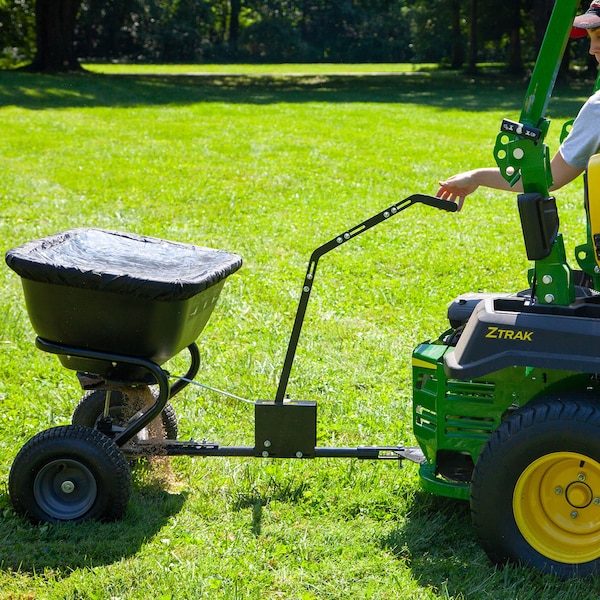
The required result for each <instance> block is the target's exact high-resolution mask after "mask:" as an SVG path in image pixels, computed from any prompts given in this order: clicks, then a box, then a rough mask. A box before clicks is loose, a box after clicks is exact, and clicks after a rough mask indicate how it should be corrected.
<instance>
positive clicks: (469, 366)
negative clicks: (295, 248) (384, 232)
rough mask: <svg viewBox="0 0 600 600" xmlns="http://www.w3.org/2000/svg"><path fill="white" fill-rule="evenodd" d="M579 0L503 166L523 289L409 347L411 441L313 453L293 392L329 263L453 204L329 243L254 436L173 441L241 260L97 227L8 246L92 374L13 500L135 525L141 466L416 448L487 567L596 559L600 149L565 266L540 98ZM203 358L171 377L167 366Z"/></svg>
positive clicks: (36, 440)
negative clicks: (522, 256) (466, 524)
mask: <svg viewBox="0 0 600 600" xmlns="http://www.w3.org/2000/svg"><path fill="white" fill-rule="evenodd" d="M577 5H578V1H577V0H557V1H556V3H555V6H554V10H553V13H552V16H551V19H550V23H549V25H548V30H547V32H546V36H545V39H544V42H543V44H542V48H541V50H540V55H539V58H538V60H537V63H536V66H535V69H534V72H533V74H532V78H531V82H530V84H529V87H528V89H527V94H526V96H525V101H524V103H523V109H522V112H521V116H520V119H519V120H518V121H511V120H508V119H507V120H504V121H503V123H502V126H501V131H500V133H499V135H498V138H497V142H496V146H495V151H494V153H495V158H496V160H497V163H498V165H499V166H500V169H501V171H502V173H503V175H504V176H505V177H506V179H507V180H508V181H510V182H513V183H514V182H516V181H517V180H518V179H519V178H520V180H521V181H522V183H523V189H524V192H523V193H522V194H520V195H519V196H518V207H519V213H520V217H521V222H522V226H523V235H524V239H525V248H526V251H527V255H528V258H529V259H530V260H531V261H533V268H532V269H531V271H530V278H529V288H528V289H527V290H526V291H525V292H520V293H515V294H513V295H510V294H501V295H500V294H496V295H492V294H489V295H484V294H466V295H464V296H461V297H459V298H457V299H456V300H455V301H454V302H452V303H451V305H450V308H449V311H448V313H449V314H448V316H449V321H450V323H449V328H448V329H447V330H446V331H444V333H442V335H440V337H439V338H438V339H437V340H435V341H430V342H424V343H422V344H420V345H419V346H418V347H417V348H416V349H415V350H414V352H413V358H412V370H413V415H414V423H413V425H414V433H415V437H416V439H417V441H418V443H419V447H417V448H405V447H402V446H392V447H389V446H387V447H386V446H359V447H357V448H326V447H320V446H317V433H316V431H317V407H316V402H314V401H295V400H291V399H289V398H288V395H287V393H286V390H287V385H288V381H289V376H290V372H291V369H292V364H293V361H294V356H295V353H296V348H297V345H298V341H299V338H300V333H301V329H302V324H303V322H304V316H305V312H306V308H307V304H308V300H309V297H310V293H311V289H312V286H313V283H314V280H315V274H316V268H317V262H318V260H319V258H320V257H321V256H322V255H324V254H326V253H327V252H329V251H331V250H334V249H336V248H338V247H340V246H341V245H343V244H345V243H346V242H347V241H349V240H351V239H353V238H354V237H356V236H357V235H359V234H361V233H363V232H365V231H367V230H369V229H370V228H372V227H374V226H376V225H378V224H380V223H383V222H385V221H387V220H388V219H389V218H391V217H393V216H394V215H395V214H398V213H399V212H401V211H403V210H404V209H406V208H409V207H411V206H415V205H417V204H418V205H429V206H430V207H434V208H438V209H443V210H447V211H455V210H456V205H455V204H454V203H453V202H449V201H446V200H442V199H440V198H435V197H431V196H426V195H420V194H416V195H413V196H410V197H409V198H406V199H404V200H402V201H400V202H398V203H396V204H394V205H392V206H390V207H389V208H388V209H385V210H383V211H382V212H380V213H378V214H376V215H374V216H373V217H371V218H369V219H367V220H365V221H363V222H362V223H360V224H359V225H357V226H355V227H353V228H351V229H349V230H347V231H345V232H344V233H342V234H340V235H339V236H336V237H334V238H332V239H331V240H330V241H329V242H327V243H325V244H323V245H322V246H320V247H319V248H317V249H316V250H315V251H314V252H313V254H312V256H311V258H310V261H309V264H308V269H307V272H306V276H305V278H304V281H303V285H302V290H301V294H300V301H299V304H298V310H297V313H296V318H295V321H294V325H293V329H292V333H291V336H290V341H289V344H288V348H287V353H286V356H285V360H284V365H283V369H282V372H281V377H280V380H279V385H278V388H277V391H276V394H275V397H274V399H273V400H270V401H257V402H254V403H253V404H254V405H255V412H254V418H255V426H254V435H255V439H254V445H248V446H240V447H233V446H222V445H220V444H218V443H215V442H209V441H206V440H203V441H200V442H197V441H194V440H190V441H180V440H177V418H176V414H175V410H174V407H173V405H172V404H171V402H170V401H171V400H172V399H173V398H174V396H175V395H176V394H178V393H179V392H180V391H181V390H182V389H184V388H185V386H186V385H188V384H189V383H191V382H193V378H194V377H195V375H196V374H197V372H198V370H199V366H200V359H199V350H198V346H197V345H196V342H195V340H196V339H197V337H198V336H199V334H200V333H201V331H202V329H203V328H204V326H205V324H206V322H207V320H208V318H209V316H210V314H211V312H212V309H213V307H214V305H215V303H216V301H217V298H218V296H219V293H220V291H221V289H222V287H223V284H224V280H225V279H226V278H227V277H228V276H229V275H231V274H232V273H234V272H235V271H236V270H237V269H239V267H240V266H241V258H240V257H238V256H237V255H234V254H230V253H228V252H224V251H221V250H212V249H207V248H201V247H198V246H192V245H189V244H181V243H176V242H168V241H165V240H160V239H157V238H148V237H143V236H139V235H135V234H127V233H119V232H114V231H107V230H99V229H74V230H69V231H66V232H62V233H59V234H55V235H52V236H50V237H48V238H45V239H43V240H36V241H33V242H29V243H26V244H24V245H23V246H20V247H19V248H15V249H12V250H9V251H8V252H7V254H6V261H7V263H8V265H9V266H10V267H11V268H12V269H13V270H15V271H16V272H17V273H18V274H19V275H20V276H21V278H22V283H23V290H24V295H25V300H26V304H27V310H28V314H29V317H30V320H31V323H32V325H33V328H34V330H35V331H36V333H37V337H36V345H37V347H38V348H39V349H41V350H43V351H45V352H50V353H53V354H56V355H57V356H58V357H59V359H60V362H61V363H62V365H63V366H64V367H66V368H68V369H72V370H75V371H77V372H78V377H79V381H80V383H81V386H82V388H83V389H84V390H85V393H84V395H83V397H82V398H81V400H80V401H79V403H78V405H77V407H76V408H75V410H74V412H73V416H72V424H71V425H66V426H60V427H53V428H51V429H48V430H46V431H43V432H41V433H38V434H37V435H35V436H34V437H33V438H32V439H30V440H29V441H28V442H27V443H26V444H25V445H24V446H23V448H21V450H20V451H19V452H18V454H17V456H16V457H15V460H14V462H13V465H12V467H11V472H10V477H9V493H10V497H11V501H12V504H13V506H14V508H15V510H16V512H17V513H18V514H21V515H23V516H25V517H27V518H29V519H30V520H31V521H33V522H61V521H70V522H74V523H77V522H82V521H85V520H88V519H98V520H114V519H118V518H120V517H122V515H123V514H124V512H125V510H126V508H127V505H128V502H129V499H130V495H131V476H130V473H129V462H128V460H127V459H128V458H129V459H133V458H135V457H137V456H140V455H142V456H145V455H151V454H160V455H168V456H183V455H186V456H204V457H207V456H222V457H225V456H226V457H233V456H240V457H257V458H261V457H265V458H267V457H268V458H299V459H313V458H319V457H329V458H335V457H339V458H342V457H349V458H352V457H354V458H361V459H400V460H403V459H407V460H411V461H414V462H417V463H419V464H420V479H421V481H422V484H423V487H424V488H425V489H426V490H428V491H431V492H433V493H434V494H439V495H442V496H448V497H451V498H457V499H464V500H469V501H470V503H471V508H472V515H473V520H474V523H475V526H476V529H477V531H478V535H479V538H480V540H481V543H482V544H483V547H484V548H485V550H486V552H487V554H488V555H489V557H490V558H491V559H492V561H494V562H497V563H504V562H507V561H515V562H523V563H528V564H530V565H532V566H534V567H537V568H538V569H541V570H542V571H546V572H553V573H556V574H558V575H559V576H561V577H569V576H573V575H585V574H588V573H592V572H598V571H600V381H599V378H598V374H599V373H600V343H599V340H600V267H599V265H600V156H595V157H593V158H592V160H591V161H590V164H589V168H588V172H587V192H586V202H585V205H586V210H587V215H588V231H587V241H586V243H585V244H583V245H582V246H579V247H577V248H576V259H577V262H578V266H579V269H578V270H572V269H571V268H570V267H569V265H568V264H567V261H566V258H565V250H564V245H563V240H562V237H561V235H560V234H559V232H558V216H557V210H556V202H555V199H554V198H553V197H551V196H549V193H548V190H549V187H550V186H551V184H552V182H551V170H550V167H549V158H548V149H547V147H546V146H545V145H544V137H545V135H546V133H547V131H548V127H549V121H548V120H547V119H546V118H545V110H546V106H547V103H548V100H549V98H550V95H551V91H552V88H553V85H554V81H555V78H556V74H557V71H558V68H559V65H560V62H561V59H562V55H563V53H564V50H565V47H566V44H567V41H568V38H569V34H570V30H571V23H572V21H573V17H574V16H575V11H576V8H577ZM184 350H187V351H189V355H190V356H189V358H190V364H189V368H188V370H187V372H186V373H185V375H184V376H183V377H179V378H176V381H175V382H174V383H173V384H171V383H170V380H171V376H170V375H169V373H168V372H167V371H165V370H164V369H163V368H162V366H161V365H163V363H165V362H167V361H168V360H169V359H170V358H172V357H174V356H175V355H176V354H178V353H179V352H181V351H184Z"/></svg>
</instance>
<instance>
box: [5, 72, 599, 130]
mask: <svg viewBox="0 0 600 600" xmlns="http://www.w3.org/2000/svg"><path fill="white" fill-rule="evenodd" d="M527 83H528V82H527V80H526V79H511V78H509V77H507V76H505V75H501V74H489V75H481V76H477V77H476V78H472V77H469V76H466V75H464V74H461V73H456V72H445V71H439V72H438V71H433V72H411V73H382V74H351V75H344V74H331V75H329V74H325V75H212V74H210V75H209V74H200V75H162V76H161V75H103V74H94V73H89V72H88V73H82V74H76V75H43V74H31V73H26V72H21V71H0V107H6V106H18V107H22V108H27V109H30V110H42V109H47V108H53V109H56V108H73V107H102V106H105V107H139V106H155V105H165V106H168V105H174V106H177V105H186V104H193V103H201V102H207V103H209V102H227V103H232V104H236V103H239V104H265V105H266V104H272V103H280V102H288V103H302V102H371V103H378V102H385V103H405V104H418V105H425V106H432V107H436V108H439V109H440V110H445V109H455V108H457V107H460V108H461V109H462V110H472V111H477V112H480V111H486V110H506V111H507V112H510V113H511V114H514V112H515V111H519V110H520V107H521V104H522V99H523V95H524V93H525V90H526V89H527ZM591 89H592V87H591V84H590V85H587V83H586V82H572V83H571V84H569V85H565V86H562V88H561V90H560V95H559V99H558V100H557V102H556V106H555V107H554V110H553V115H554V116H555V117H564V118H571V117H573V116H574V115H575V114H576V113H577V111H578V109H579V108H580V106H581V103H582V97H587V95H589V93H590V92H591ZM555 95H556V94H555Z"/></svg>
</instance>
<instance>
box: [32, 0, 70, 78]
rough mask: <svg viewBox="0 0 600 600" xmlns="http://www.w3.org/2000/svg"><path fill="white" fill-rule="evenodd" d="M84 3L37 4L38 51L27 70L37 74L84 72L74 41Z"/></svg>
mask: <svg viewBox="0 0 600 600" xmlns="http://www.w3.org/2000/svg"><path fill="white" fill-rule="evenodd" d="M80 5H81V0H37V1H36V3H35V29H36V39H37V50H36V53H35V57H34V59H33V61H32V63H31V64H30V65H29V67H27V70H29V71H34V72H37V73H40V72H44V73H60V72H68V71H80V70H81V65H80V64H79V61H78V60H77V56H76V55H75V48H74V46H73V38H74V32H75V21H76V19H77V13H78V12H79V6H80Z"/></svg>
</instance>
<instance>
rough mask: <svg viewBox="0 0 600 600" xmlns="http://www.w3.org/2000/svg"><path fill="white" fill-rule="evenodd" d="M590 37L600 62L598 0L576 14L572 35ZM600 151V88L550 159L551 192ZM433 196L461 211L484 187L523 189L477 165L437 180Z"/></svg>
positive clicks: (491, 169) (580, 112)
mask: <svg viewBox="0 0 600 600" xmlns="http://www.w3.org/2000/svg"><path fill="white" fill-rule="evenodd" d="M586 35H587V36H588V37H589V42H590V49H589V52H590V54H591V55H592V56H594V57H595V58H596V61H597V62H598V63H599V64H600V0H593V1H592V3H591V4H590V7H589V9H588V10H587V12H585V13H584V14H583V15H579V16H578V17H575V20H574V22H573V29H572V31H571V37H585V36H586ZM599 150H600V90H598V91H597V92H596V93H594V94H593V95H592V96H591V97H590V98H589V99H588V100H587V102H586V103H585V104H584V105H583V106H582V108H581V110H580V111H579V114H578V115H577V117H576V119H575V121H574V122H573V126H572V128H571V131H570V132H569V135H568V136H567V137H566V138H565V139H564V141H563V143H562V144H561V146H560V148H559V149H558V151H557V152H556V154H555V155H554V156H553V158H552V160H551V161H550V166H551V169H552V179H553V181H554V183H553V185H552V187H551V188H550V191H552V190H557V189H559V188H561V187H562V186H564V185H566V184H567V183H569V182H571V181H573V179H575V178H576V177H577V176H578V175H580V174H581V173H582V172H583V171H584V170H585V168H586V166H587V163H588V161H589V159H590V157H591V156H593V155H594V154H596V153H597V152H598V151H599ZM439 186H440V187H439V189H438V191H437V192H436V196H438V197H439V198H444V199H446V200H451V201H452V202H456V203H457V204H458V210H461V208H462V207H463V203H464V201H465V198H466V197H467V196H468V195H469V194H472V193H473V192H475V190H477V188H478V187H480V186H484V187H489V188H494V189H497V190H506V191H514V192H522V191H523V185H522V183H521V182H520V181H518V182H517V183H516V184H515V185H514V186H512V187H511V186H510V184H509V183H508V182H507V181H506V180H505V179H504V177H503V176H502V174H501V173H500V169H498V168H493V167H491V168H480V169H473V170H471V171H465V172H464V173H458V174H457V175H453V176H452V177H449V178H448V179H446V180H445V181H440V182H439Z"/></svg>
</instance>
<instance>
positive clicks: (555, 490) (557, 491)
mask: <svg viewBox="0 0 600 600" xmlns="http://www.w3.org/2000/svg"><path fill="white" fill-rule="evenodd" d="M554 493H555V494H556V495H557V496H560V495H561V494H562V488H561V487H556V488H554Z"/></svg>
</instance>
